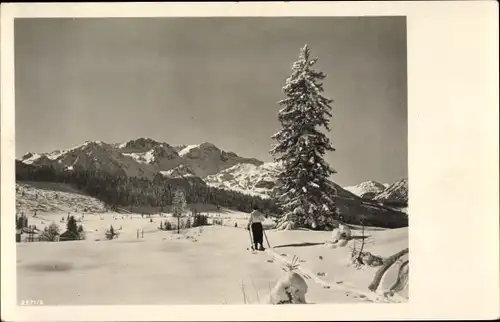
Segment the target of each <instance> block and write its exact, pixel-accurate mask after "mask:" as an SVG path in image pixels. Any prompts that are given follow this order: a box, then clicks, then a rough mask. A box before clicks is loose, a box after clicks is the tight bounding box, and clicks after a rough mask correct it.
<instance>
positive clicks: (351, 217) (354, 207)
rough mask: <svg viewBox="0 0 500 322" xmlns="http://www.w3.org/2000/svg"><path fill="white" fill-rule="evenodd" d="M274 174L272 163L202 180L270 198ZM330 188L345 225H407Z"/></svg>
mask: <svg viewBox="0 0 500 322" xmlns="http://www.w3.org/2000/svg"><path fill="white" fill-rule="evenodd" d="M277 171H278V166H277V165H276V164H275V163H265V164H263V165H261V166H253V165H248V164H245V165H243V164H241V165H237V166H234V167H231V168H229V169H226V170H224V171H222V172H220V173H218V174H216V175H213V176H208V177H206V178H205V179H204V180H205V182H206V183H207V185H211V186H214V187H218V188H223V189H227V190H233V191H238V192H241V193H245V194H249V195H257V196H260V197H262V198H269V197H270V196H272V195H273V189H274V186H275V183H276V180H277ZM330 184H331V185H332V187H333V188H335V190H336V191H337V199H336V200H337V201H336V202H337V206H338V208H339V210H340V213H341V214H342V215H343V216H344V218H345V220H346V221H347V222H350V223H356V224H357V223H360V219H361V218H363V219H365V220H367V221H368V222H370V223H371V224H372V225H374V226H378V227H387V228H398V227H405V226H407V225H408V220H407V217H406V216H405V214H404V213H402V212H400V211H398V209H392V208H389V207H385V206H383V205H380V204H378V202H374V201H371V200H365V199H362V198H360V197H358V196H356V195H355V194H353V193H352V192H349V191H347V190H345V189H343V188H342V187H340V186H339V185H337V184H336V183H335V182H330Z"/></svg>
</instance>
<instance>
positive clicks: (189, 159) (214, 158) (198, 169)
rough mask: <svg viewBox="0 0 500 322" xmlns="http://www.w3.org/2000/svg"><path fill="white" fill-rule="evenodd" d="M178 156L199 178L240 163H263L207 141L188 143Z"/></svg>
mask: <svg viewBox="0 0 500 322" xmlns="http://www.w3.org/2000/svg"><path fill="white" fill-rule="evenodd" d="M179 156H180V157H181V158H182V159H183V164H184V165H186V166H187V167H188V168H189V169H190V170H191V172H193V173H194V174H195V175H197V176H199V177H201V178H204V177H206V176H209V175H214V174H216V173H219V172H220V171H223V170H225V169H227V168H230V167H232V166H234V165H236V164H240V163H245V164H252V165H257V166H258V165H261V164H262V163H263V162H262V161H259V160H257V159H254V158H242V157H240V156H238V155H236V154H235V153H232V152H226V151H222V150H221V149H219V148H218V147H216V146H215V145H214V144H212V143H208V142H204V143H202V144H199V145H188V146H187V147H185V148H184V149H182V150H181V151H180V152H179Z"/></svg>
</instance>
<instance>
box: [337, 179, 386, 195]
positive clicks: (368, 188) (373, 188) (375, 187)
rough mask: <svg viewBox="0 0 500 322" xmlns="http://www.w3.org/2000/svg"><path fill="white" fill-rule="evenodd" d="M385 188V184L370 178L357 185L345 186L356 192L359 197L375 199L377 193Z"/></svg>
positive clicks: (346, 188)
mask: <svg viewBox="0 0 500 322" xmlns="http://www.w3.org/2000/svg"><path fill="white" fill-rule="evenodd" d="M385 188H386V187H385V186H384V185H383V184H381V183H378V182H376V181H372V180H370V181H365V182H362V183H360V184H358V185H355V186H350V187H345V188H344V189H345V190H347V191H350V192H352V193H354V194H355V195H356V196H358V197H361V198H364V199H373V198H374V197H375V196H376V195H378V194H379V193H381V192H382V191H384V190H385Z"/></svg>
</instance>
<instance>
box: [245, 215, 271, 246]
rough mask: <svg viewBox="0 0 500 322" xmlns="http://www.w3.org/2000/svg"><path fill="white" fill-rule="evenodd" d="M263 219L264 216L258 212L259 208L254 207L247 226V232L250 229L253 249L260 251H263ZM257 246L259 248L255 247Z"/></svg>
mask: <svg viewBox="0 0 500 322" xmlns="http://www.w3.org/2000/svg"><path fill="white" fill-rule="evenodd" d="M265 219H266V218H265V217H264V215H263V214H262V213H261V212H260V211H259V208H258V207H257V206H254V207H253V211H252V213H251V214H250V218H249V219H248V224H247V230H250V228H251V229H252V236H253V243H254V247H255V249H257V250H261V251H262V250H264V245H263V242H262V239H263V233H264V230H263V227H262V222H263V221H264V220H265ZM258 245H260V247H257V246H258Z"/></svg>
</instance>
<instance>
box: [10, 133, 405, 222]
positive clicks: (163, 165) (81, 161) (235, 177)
mask: <svg viewBox="0 0 500 322" xmlns="http://www.w3.org/2000/svg"><path fill="white" fill-rule="evenodd" d="M16 164H18V167H17V168H18V171H24V170H23V166H37V165H40V166H52V167H53V168H54V169H55V170H56V171H72V170H74V169H76V168H78V169H80V170H101V171H103V172H106V173H108V174H111V175H117V176H127V177H142V178H147V179H153V178H154V177H155V176H157V175H159V174H160V175H161V176H164V177H167V178H172V179H174V178H175V179H181V178H184V179H189V178H192V179H197V180H200V179H201V180H202V181H203V182H204V183H205V184H207V185H208V186H212V187H217V188H222V189H225V190H231V191H236V192H239V193H241V194H245V195H253V196H259V197H261V198H272V197H274V188H275V185H276V181H277V173H278V168H279V165H278V164H276V163H273V162H268V163H264V162H262V161H260V160H257V159H255V158H248V157H241V156H239V155H237V154H235V153H233V152H227V151H224V150H221V149H219V148H218V147H217V146H215V145H214V144H212V143H208V142H204V143H201V144H198V145H182V146H171V145H169V144H167V143H164V142H158V141H155V140H152V139H149V138H138V139H135V140H130V141H127V142H124V143H113V144H109V143H105V142H102V141H87V142H85V143H84V144H82V145H79V146H77V147H74V148H71V149H67V150H57V151H53V152H49V153H27V154H25V155H24V156H23V157H22V158H21V160H18V162H17V163H16ZM330 184H331V185H332V186H333V187H334V188H335V189H336V190H337V203H338V207H339V209H341V212H344V213H346V214H353V215H355V216H364V217H365V218H369V219H370V220H371V221H372V222H373V223H374V224H377V223H378V224H379V225H382V226H384V225H385V226H404V224H402V223H401V220H402V214H401V212H399V211H396V210H394V209H393V208H388V207H385V205H384V203H386V202H391V201H396V202H402V203H405V202H407V198H408V196H407V192H408V185H407V180H400V181H398V182H396V183H394V184H392V185H387V186H388V187H386V186H384V185H383V184H380V183H377V182H375V181H367V182H364V183H361V184H359V185H357V186H354V187H346V188H342V187H340V186H339V185H337V184H336V183H334V182H331V181H330ZM342 209H343V211H342ZM388 222H391V223H389V224H388Z"/></svg>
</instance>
